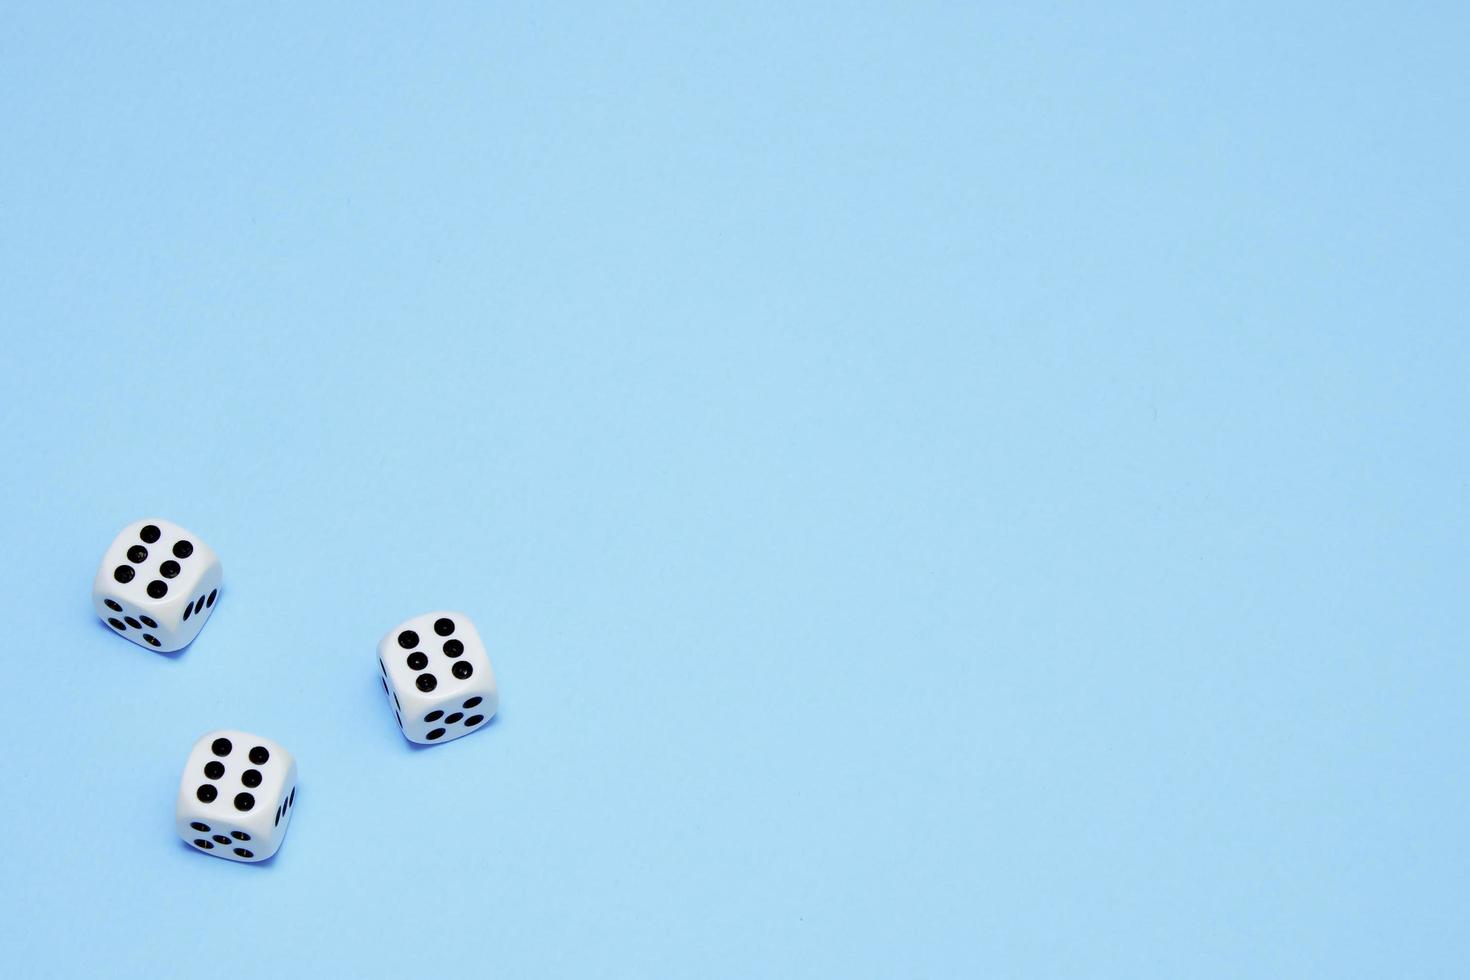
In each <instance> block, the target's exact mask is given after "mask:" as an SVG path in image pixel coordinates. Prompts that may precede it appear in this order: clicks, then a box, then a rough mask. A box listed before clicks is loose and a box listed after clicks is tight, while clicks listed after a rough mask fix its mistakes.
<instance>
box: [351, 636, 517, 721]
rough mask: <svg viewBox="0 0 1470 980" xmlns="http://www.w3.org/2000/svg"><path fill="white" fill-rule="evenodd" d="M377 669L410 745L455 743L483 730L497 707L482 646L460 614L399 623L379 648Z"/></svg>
mask: <svg viewBox="0 0 1470 980" xmlns="http://www.w3.org/2000/svg"><path fill="white" fill-rule="evenodd" d="M378 669H379V671H381V672H382V675H383V691H384V693H386V694H387V695H388V703H389V706H390V707H392V708H393V713H394V715H395V717H397V719H398V724H399V727H400V728H402V729H403V734H404V737H406V738H407V739H409V741H412V742H419V743H422V744H425V745H435V744H438V743H440V742H449V741H453V740H454V739H456V738H459V737H460V736H462V735H468V734H469V733H470V732H472V731H475V730H476V729H477V728H481V727H483V726H484V724H485V722H487V721H489V720H490V719H491V718H492V717H494V715H495V711H496V709H497V708H499V707H500V695H499V693H498V692H497V690H496V687H495V672H494V671H493V670H491V669H490V658H489V657H488V656H487V655H486V653H485V645H484V644H483V643H482V642H481V641H480V633H479V631H478V630H476V629H475V624H474V623H472V622H470V618H469V617H468V616H466V615H464V614H463V613H456V612H443V611H441V612H431V613H424V614H423V615H422V616H415V617H414V618H412V619H409V620H406V621H404V622H402V623H399V624H398V625H397V626H395V627H393V629H391V630H389V631H388V635H386V636H384V637H383V639H382V642H380V643H379V644H378Z"/></svg>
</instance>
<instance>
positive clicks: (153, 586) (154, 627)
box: [92, 519, 222, 653]
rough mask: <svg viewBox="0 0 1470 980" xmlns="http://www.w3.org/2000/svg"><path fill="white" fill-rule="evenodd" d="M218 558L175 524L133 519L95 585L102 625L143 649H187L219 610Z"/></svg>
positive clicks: (106, 556) (110, 547)
mask: <svg viewBox="0 0 1470 980" xmlns="http://www.w3.org/2000/svg"><path fill="white" fill-rule="evenodd" d="M221 575H222V572H221V569H220V564H219V556H217V555H216V554H215V553H214V549H213V548H211V547H210V546H209V545H207V544H205V543H204V542H203V541H202V540H201V539H200V538H199V536H198V535H197V534H193V533H191V532H189V531H186V530H184V529H183V528H181V527H179V526H178V525H177V524H174V523H172V522H171V521H164V520H158V519H153V520H142V521H134V522H133V523H131V524H129V525H128V526H127V527H125V528H123V529H122V533H121V534H119V535H118V536H117V537H116V538H114V539H113V542H112V544H110V545H108V547H107V553H106V554H104V555H103V556H102V564H101V565H100V566H99V567H98V569H97V577H96V578H95V579H94V580H93V582H92V606H93V607H94V608H95V609H96V610H97V615H98V616H100V617H102V621H103V622H104V623H106V624H107V625H108V626H110V627H112V628H113V629H114V630H116V631H117V632H118V633H121V634H122V635H123V636H125V637H127V638H128V639H130V640H132V641H133V642H134V643H136V644H138V645H139V646H146V647H148V648H150V649H153V650H157V651H159V652H160V653H170V652H172V651H174V650H180V649H183V648H184V647H186V646H188V645H189V643H190V642H191V641H193V639H194V637H196V636H198V635H199V631H200V630H201V629H203V628H204V621H205V620H207V619H208V618H209V617H210V614H211V613H213V612H214V603H215V599H216V598H217V597H218V596H219V586H220V579H221Z"/></svg>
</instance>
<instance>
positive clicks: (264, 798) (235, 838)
mask: <svg viewBox="0 0 1470 980" xmlns="http://www.w3.org/2000/svg"><path fill="white" fill-rule="evenodd" d="M295 805H296V760H295V759H294V758H292V756H291V753H290V752H287V751H286V749H285V748H284V747H282V746H281V744H280V743H279V742H275V741H273V740H271V739H268V738H262V737H261V736H259V735H251V734H250V733H249V732H242V731H237V730H235V729H222V730H220V731H217V732H210V733H209V734H207V735H205V736H204V737H203V738H201V739H200V740H199V741H198V742H196V743H195V744H194V749H193V751H192V752H190V753H189V761H188V762H186V763H185V764H184V775H183V778H182V779H180V780H179V798H178V802H177V804H176V805H175V807H174V823H175V825H176V827H177V829H178V832H179V836H180V837H182V838H183V839H184V840H185V841H187V842H188V843H189V844H190V845H192V846H193V847H194V849H195V850H199V851H204V852H206V853H209V854H213V855H216V856H217V857H222V858H228V859H229V860H231V861H246V862H254V861H264V860H265V859H266V858H268V857H270V856H271V855H272V854H274V853H276V850H277V849H278V848H279V847H280V846H281V841H282V840H284V839H285V837H286V828H287V826H289V825H290V823H291V811H292V810H293V809H294V808H295Z"/></svg>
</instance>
